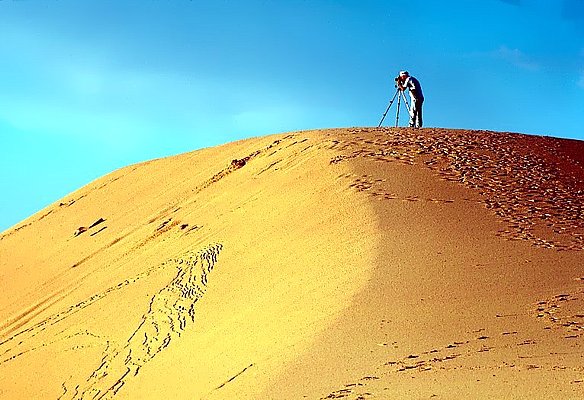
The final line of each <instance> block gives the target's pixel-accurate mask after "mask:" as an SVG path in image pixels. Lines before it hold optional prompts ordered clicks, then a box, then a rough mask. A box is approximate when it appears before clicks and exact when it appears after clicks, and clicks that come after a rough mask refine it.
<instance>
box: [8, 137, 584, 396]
mask: <svg viewBox="0 0 584 400" xmlns="http://www.w3.org/2000/svg"><path fill="white" fill-rule="evenodd" d="M583 200H584V142H581V141H575V140H566V139H556V138H550V137H538V136H528V135H521V134H515V133H500V132H489V131H465V130H447V129H436V128H425V129H409V128H348V129H331V130H319V131H302V132H293V133H286V134H278V135H272V136H267V137H260V138H253V139H248V140H244V141H239V142H234V143H230V144H227V145H223V146H219V147H215V148H208V149H203V150H197V151H194V152H191V153H186V154H182V155H177V156H173V157H169V158H164V159H157V160H152V161H148V162H144V163H141V164H136V165H132V166H128V167H126V168H123V169H120V170H117V171H114V172H112V173H111V174H108V175H106V176H104V177H103V178H101V179H98V180H96V181H94V182H92V183H90V184H88V185H87V186H85V187H83V188H80V189H79V190H77V191H76V192H74V193H71V194H70V195H68V196H66V197H65V198H63V199H61V200H59V201H58V202H56V203H55V204H53V205H51V206H49V207H47V208H46V209H44V210H42V211H40V212H39V213H37V214H35V215H33V216H31V217H30V218H28V219H26V220H24V221H22V222H21V223H19V224H17V225H16V226H14V227H13V228H11V229H9V230H7V231H5V232H3V233H2V234H0V293H2V296H1V297H0V398H1V399H33V398H34V399H112V398H115V399H146V398H148V399H304V398H309V399H467V398H473V399H508V398H513V399H551V398H554V399H582V398H584V257H583V255H584V252H583V250H584V216H583V207H584V201H583Z"/></svg>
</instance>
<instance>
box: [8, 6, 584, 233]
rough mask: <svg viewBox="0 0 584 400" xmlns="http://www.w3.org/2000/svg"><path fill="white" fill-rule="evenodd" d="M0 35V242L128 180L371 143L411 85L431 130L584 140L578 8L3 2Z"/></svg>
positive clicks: (582, 26) (583, 11)
mask: <svg viewBox="0 0 584 400" xmlns="http://www.w3.org/2000/svg"><path fill="white" fill-rule="evenodd" d="M0 32H1V35H0V184H1V186H2V195H1V196H0V231H2V230H4V229H7V228H9V227H10V226H12V225H14V224H16V223H17V222H18V221H20V220H22V219H24V218H26V217H27V216H29V215H31V214H32V213H34V212H36V211H38V210H40V209H41V208H43V207H45V206H47V205H48V204H50V203H52V202H54V201H56V200H58V199H60V198H61V197H63V196H65V195H66V194H67V193H69V192H71V191H73V190H75V189H77V188H79V187H81V186H82V185H84V184H86V183H89V182H90V181H91V180H93V179H95V178H98V177H100V176H102V175H104V174H106V173H108V172H110V171H112V170H114V169H116V168H119V167H122V166H125V165H128V164H131V163H135V162H139V161H144V160H148V159H152V158H157V157H162V156H166V155H172V154H177V153H182V152H186V151H190V150H194V149H197V148H201V147H207V146H212V145H217V144H221V143H226V142H230V141H233V140H237V139H241V138H246V137H251V136H260V135H265V134H270V133H278V132H284V131H293V130H299V129H310V128H326V127H345V126H376V125H377V123H378V122H379V119H380V117H381V115H382V113H383V111H384V110H385V107H386V106H387V103H388V101H389V99H390V98H391V96H392V95H393V91H394V89H393V77H394V76H395V75H396V74H397V72H398V71H399V70H400V69H408V70H409V71H410V73H411V74H412V75H414V76H416V77H417V78H418V79H419V80H420V82H421V84H422V86H423V89H424V94H425V97H426V101H425V103H424V119H425V124H426V126H437V127H452V128H469V129H489V130H499V131H512V132H522V133H528V134H538V135H551V136H557V137H566V138H577V139H584V127H583V123H584V113H583V112H582V110H584V0H440V1H432V0H409V1H393V0H384V1H382V0H378V1H376V0H353V1H350V0H346V1H341V0H339V1H332V0H310V1H309V0H289V1H283V0H281V1H277V0H274V1H268V0H239V1H236V0H231V1H227V0H213V1H211V0H205V1H196V0H193V1H186V0H185V1H182V0H176V1H162V0H160V1H154V0H151V1H149V0H142V1H125V0H116V1H106V0H100V1H97V0H96V1H89V0H87V1H79V0H59V1H51V0H45V1H40V0H39V1H33V0H23V1H10V0H4V1H0ZM390 116H391V114H390ZM393 121H394V118H393V117H391V118H389V119H388V121H387V123H389V124H392V123H393ZM403 122H404V123H405V122H406V121H405V117H404V118H403Z"/></svg>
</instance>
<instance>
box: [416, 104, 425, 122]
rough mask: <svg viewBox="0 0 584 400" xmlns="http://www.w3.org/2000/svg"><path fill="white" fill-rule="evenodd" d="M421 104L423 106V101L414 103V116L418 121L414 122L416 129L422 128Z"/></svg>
mask: <svg viewBox="0 0 584 400" xmlns="http://www.w3.org/2000/svg"><path fill="white" fill-rule="evenodd" d="M422 104H424V100H419V101H416V105H417V111H416V116H417V117H418V120H417V121H416V126H417V127H418V128H421V127H422Z"/></svg>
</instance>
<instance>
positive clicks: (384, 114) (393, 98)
mask: <svg viewBox="0 0 584 400" xmlns="http://www.w3.org/2000/svg"><path fill="white" fill-rule="evenodd" d="M397 93H398V92H397V91H396V92H395V94H394V95H393V97H392V99H391V100H390V101H389V105H388V106H387V108H386V109H385V112H384V113H383V117H381V121H379V125H377V127H378V128H379V127H380V126H381V124H383V120H384V119H385V116H386V115H387V112H388V111H389V108H390V107H391V105H392V104H393V102H394V100H395V97H396V96H397Z"/></svg>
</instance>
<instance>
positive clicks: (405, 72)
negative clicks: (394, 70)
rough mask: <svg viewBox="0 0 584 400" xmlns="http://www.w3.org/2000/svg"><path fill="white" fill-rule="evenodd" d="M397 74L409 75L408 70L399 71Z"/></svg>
mask: <svg viewBox="0 0 584 400" xmlns="http://www.w3.org/2000/svg"><path fill="white" fill-rule="evenodd" d="M399 76H410V73H409V72H408V71H399Z"/></svg>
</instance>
